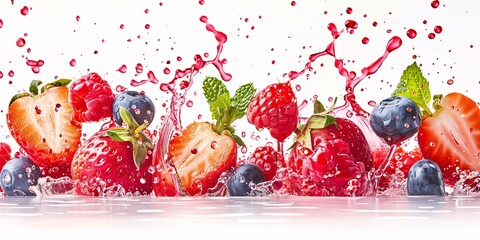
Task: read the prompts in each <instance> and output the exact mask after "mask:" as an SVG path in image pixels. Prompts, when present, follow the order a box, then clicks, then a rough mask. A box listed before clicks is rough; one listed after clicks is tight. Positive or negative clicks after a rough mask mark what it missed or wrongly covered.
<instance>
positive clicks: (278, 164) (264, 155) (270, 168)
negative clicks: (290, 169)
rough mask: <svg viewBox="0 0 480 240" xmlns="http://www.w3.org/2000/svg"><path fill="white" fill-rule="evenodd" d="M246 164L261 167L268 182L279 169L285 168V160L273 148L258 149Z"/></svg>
mask: <svg viewBox="0 0 480 240" xmlns="http://www.w3.org/2000/svg"><path fill="white" fill-rule="evenodd" d="M246 162H247V163H252V164H255V165H257V166H259V167H260V169H261V170H262V171H263V172H264V173H265V177H266V178H267V181H270V180H272V178H273V177H274V176H275V175H276V174H277V170H278V169H279V168H283V167H285V161H284V159H283V158H282V156H281V155H280V153H278V152H277V151H275V149H273V147H271V146H263V147H257V148H256V149H255V151H254V152H253V154H252V155H251V156H250V157H249V158H248V159H247V161H246Z"/></svg>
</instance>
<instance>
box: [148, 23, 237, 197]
mask: <svg viewBox="0 0 480 240" xmlns="http://www.w3.org/2000/svg"><path fill="white" fill-rule="evenodd" d="M200 21H201V22H203V23H205V24H206V29H207V30H208V31H209V32H211V33H213V34H214V36H215V39H216V40H217V42H218V45H217V54H216V55H215V58H214V59H212V60H204V59H203V58H202V56H201V55H199V54H197V55H195V56H194V60H195V63H194V64H192V66H191V67H189V68H186V69H184V70H181V69H178V70H176V71H175V75H174V78H173V79H172V80H171V81H170V82H168V83H162V84H160V90H162V91H165V92H167V91H168V92H170V93H172V98H171V101H170V108H168V109H167V112H166V114H165V116H167V117H166V118H164V119H163V123H162V124H161V129H160V130H159V131H158V135H157V136H158V138H157V139H156V141H155V144H156V148H155V151H154V165H155V166H160V167H161V168H162V169H163V170H166V169H169V168H172V167H174V165H173V164H172V163H171V160H170V159H169V158H168V154H167V153H168V146H169V142H170V139H171V138H172V136H173V135H174V134H175V133H176V132H180V131H181V130H182V124H181V119H180V115H181V108H182V106H183V105H184V104H185V102H186V100H185V96H186V94H187V92H188V90H189V89H190V87H191V86H192V84H191V83H192V81H193V77H194V76H195V75H196V74H197V73H198V72H199V71H200V69H202V68H204V67H205V66H207V65H209V64H212V65H214V66H215V68H216V69H217V70H218V71H219V73H220V76H221V78H222V79H223V80H224V81H229V80H231V78H232V75H231V74H228V73H226V72H225V71H224V70H223V64H224V63H223V62H222V60H220V59H221V58H220V54H221V53H222V50H223V45H224V44H225V42H226V41H227V35H225V34H224V33H223V32H220V31H217V30H216V29H215V27H214V26H213V25H211V24H209V23H208V22H207V21H208V18H207V17H206V16H202V17H200ZM204 56H205V57H208V54H204ZM184 77H185V78H186V80H185V79H182V78H184ZM177 80H182V81H180V84H179V85H180V86H179V87H178V88H180V90H181V91H183V92H178V91H177V86H176V84H177ZM170 177H171V180H172V181H173V182H175V189H167V190H165V194H166V195H169V196H170V195H184V193H183V191H182V190H181V189H182V188H181V183H180V182H179V181H177V179H178V178H177V176H176V174H175V173H172V175H171V176H170Z"/></svg>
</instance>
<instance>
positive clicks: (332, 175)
mask: <svg viewBox="0 0 480 240" xmlns="http://www.w3.org/2000/svg"><path fill="white" fill-rule="evenodd" d="M294 151H295V152H294V153H293V159H294V160H295V161H296V164H295V165H296V166H297V171H298V173H300V174H301V175H302V176H304V177H307V178H309V179H311V180H312V181H313V182H314V183H315V185H316V187H317V188H318V189H317V190H316V191H311V190H310V192H311V193H315V195H319V196H363V195H365V194H366V193H367V191H368V179H367V172H366V171H365V166H364V164H363V163H362V162H360V161H356V160H355V159H354V158H353V156H352V154H351V153H350V148H349V147H348V144H347V143H346V142H345V141H342V140H340V139H335V140H325V141H321V142H320V143H319V144H318V145H317V147H316V148H315V149H314V151H312V152H310V151H309V152H308V153H307V154H305V153H306V152H302V151H304V149H299V148H297V149H295V150H294ZM298 166H301V168H300V169H298Z"/></svg>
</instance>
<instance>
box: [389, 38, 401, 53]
mask: <svg viewBox="0 0 480 240" xmlns="http://www.w3.org/2000/svg"><path fill="white" fill-rule="evenodd" d="M400 46H402V39H401V38H399V37H397V36H394V37H392V38H391V39H390V41H388V43H387V52H392V51H395V50H396V49H398V48H399V47H400Z"/></svg>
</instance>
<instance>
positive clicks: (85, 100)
mask: <svg viewBox="0 0 480 240" xmlns="http://www.w3.org/2000/svg"><path fill="white" fill-rule="evenodd" d="M114 99H115V95H114V94H113V92H112V88H111V87H110V85H109V84H108V82H107V81H105V80H103V79H102V78H101V77H100V76H99V75H98V74H97V73H89V74H87V75H85V76H83V77H81V78H79V79H77V80H75V81H73V82H72V84H71V86H70V89H69V95H68V101H69V102H70V104H71V105H72V108H73V114H74V115H73V120H74V121H76V122H98V121H100V120H103V119H105V118H109V117H111V116H112V104H113V101H114Z"/></svg>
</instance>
